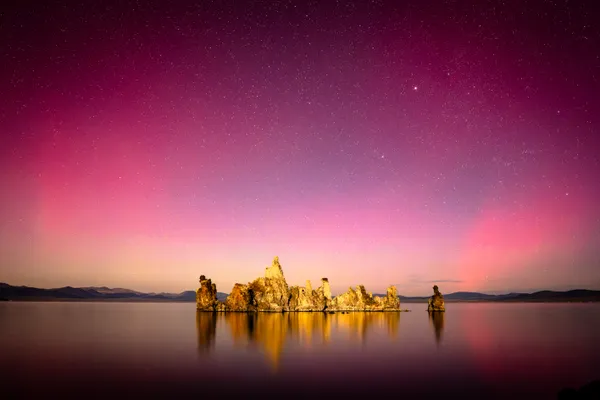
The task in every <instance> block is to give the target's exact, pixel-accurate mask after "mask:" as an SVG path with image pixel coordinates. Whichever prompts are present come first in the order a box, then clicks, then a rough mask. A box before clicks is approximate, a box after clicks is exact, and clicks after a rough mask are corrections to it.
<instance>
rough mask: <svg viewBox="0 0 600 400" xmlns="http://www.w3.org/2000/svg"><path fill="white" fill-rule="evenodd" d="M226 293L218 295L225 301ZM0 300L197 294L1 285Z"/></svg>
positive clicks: (190, 294) (192, 296)
mask: <svg viewBox="0 0 600 400" xmlns="http://www.w3.org/2000/svg"><path fill="white" fill-rule="evenodd" d="M226 297H227V294H226V293H221V292H218V293H217V298H218V299H220V300H224V299H225V298H226ZM0 299H3V300H37V301H52V300H75V301H77V300H79V301H81V300H91V301H110V300H120V301H196V292H195V291H193V290H187V291H185V292H181V293H143V292H138V291H135V290H131V289H122V288H114V289H111V288H107V287H105V286H102V287H82V288H74V287H71V286H66V287H62V288H56V289H39V288H34V287H29V286H11V285H8V284H6V283H0Z"/></svg>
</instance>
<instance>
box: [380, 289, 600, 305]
mask: <svg viewBox="0 0 600 400" xmlns="http://www.w3.org/2000/svg"><path fill="white" fill-rule="evenodd" d="M380 296H382V295H380ZM398 297H400V302H405V303H426V302H427V300H428V299H429V297H407V296H398ZM444 300H445V301H447V302H461V301H462V302H464V301H498V302H499V301H501V302H587V301H600V290H585V289H577V290H569V291H566V292H555V291H551V290H542V291H539V292H535V293H508V294H499V295H495V294H484V293H477V292H455V293H448V294H444Z"/></svg>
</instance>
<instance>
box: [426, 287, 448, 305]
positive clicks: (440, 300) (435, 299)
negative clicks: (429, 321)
mask: <svg viewBox="0 0 600 400" xmlns="http://www.w3.org/2000/svg"><path fill="white" fill-rule="evenodd" d="M427 311H446V309H445V308H444V296H442V294H441V293H440V291H439V290H438V287H437V285H435V286H433V296H431V297H430V298H429V302H428V304H427Z"/></svg>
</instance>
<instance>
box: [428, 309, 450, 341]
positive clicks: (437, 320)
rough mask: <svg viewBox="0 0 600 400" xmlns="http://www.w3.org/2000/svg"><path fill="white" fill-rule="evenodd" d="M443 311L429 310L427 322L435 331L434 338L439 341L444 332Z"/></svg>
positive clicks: (444, 314)
mask: <svg viewBox="0 0 600 400" xmlns="http://www.w3.org/2000/svg"><path fill="white" fill-rule="evenodd" d="M445 316H446V313H445V312H429V322H430V324H431V326H432V327H433V331H434V333H435V340H436V342H437V343H440V342H441V340H442V334H443V332H444V317H445Z"/></svg>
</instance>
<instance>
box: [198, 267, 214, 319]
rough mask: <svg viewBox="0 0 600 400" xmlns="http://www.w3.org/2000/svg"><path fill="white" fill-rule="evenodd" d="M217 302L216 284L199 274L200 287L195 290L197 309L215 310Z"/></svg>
mask: <svg viewBox="0 0 600 400" xmlns="http://www.w3.org/2000/svg"><path fill="white" fill-rule="evenodd" d="M218 303H219V302H218V300H217V285H215V284H214V283H212V281H211V280H210V279H206V277H205V276H204V275H201V276H200V287H199V288H198V290H197V291H196V308H197V309H198V310H199V311H216V308H217V305H218Z"/></svg>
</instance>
